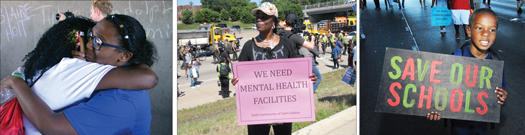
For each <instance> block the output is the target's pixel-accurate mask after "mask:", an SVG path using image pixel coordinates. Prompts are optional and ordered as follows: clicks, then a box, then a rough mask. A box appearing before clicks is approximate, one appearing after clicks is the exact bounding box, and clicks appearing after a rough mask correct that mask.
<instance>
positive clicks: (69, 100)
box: [23, 58, 115, 135]
mask: <svg viewBox="0 0 525 135" xmlns="http://www.w3.org/2000/svg"><path fill="white" fill-rule="evenodd" d="M113 68H115V66H111V65H102V64H98V63H93V62H87V61H83V60H80V59H76V58H62V60H61V61H60V62H59V63H58V64H56V65H55V66H53V67H51V68H50V69H49V70H47V71H46V72H45V73H44V74H43V75H42V77H41V78H40V79H39V80H38V81H37V82H36V83H35V85H33V87H31V89H33V91H35V93H36V94H37V95H38V96H39V97H40V98H42V100H43V101H44V102H46V104H47V105H48V106H49V107H50V108H51V109H52V110H53V111H57V110H60V111H61V110H63V109H65V108H66V107H70V106H71V105H75V104H76V103H79V102H81V101H83V100H85V99H87V98H89V97H90V96H91V94H92V93H93V91H94V90H95V88H96V86H97V85H98V83H99V82H100V80H101V79H102V77H104V75H106V73H108V72H109V71H110V70H111V69H113ZM23 119H24V126H25V133H26V135H41V133H40V132H38V130H37V129H36V128H35V127H34V126H33V124H31V122H30V121H29V119H27V117H26V116H25V114H23Z"/></svg>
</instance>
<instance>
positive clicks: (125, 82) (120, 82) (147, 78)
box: [95, 64, 159, 90]
mask: <svg viewBox="0 0 525 135" xmlns="http://www.w3.org/2000/svg"><path fill="white" fill-rule="evenodd" d="M158 83H159V78H158V77H157V74H156V73H155V72H153V70H151V69H150V68H149V66H148V65H146V64H134V65H131V66H127V67H118V68H114V69H112V70H111V71H109V72H108V73H107V74H106V75H104V77H102V79H101V80H100V82H99V83H98V85H97V87H96V88H95V90H104V89H111V88H121V89H126V90H145V89H152V88H154V87H155V86H157V84H158Z"/></svg>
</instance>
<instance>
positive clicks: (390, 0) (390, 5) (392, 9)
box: [385, 0, 394, 11]
mask: <svg viewBox="0 0 525 135" xmlns="http://www.w3.org/2000/svg"><path fill="white" fill-rule="evenodd" d="M393 2H394V1H392V0H385V7H386V10H388V7H390V11H394V6H393V5H392V3H393Z"/></svg>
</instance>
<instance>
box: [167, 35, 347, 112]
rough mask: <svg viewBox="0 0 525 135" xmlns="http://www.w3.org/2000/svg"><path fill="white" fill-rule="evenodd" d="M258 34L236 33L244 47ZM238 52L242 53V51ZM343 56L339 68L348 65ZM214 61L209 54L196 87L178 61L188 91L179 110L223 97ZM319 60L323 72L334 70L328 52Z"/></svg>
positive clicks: (179, 102) (182, 83) (180, 82)
mask: <svg viewBox="0 0 525 135" xmlns="http://www.w3.org/2000/svg"><path fill="white" fill-rule="evenodd" d="M258 34H259V33H258V31H243V32H242V34H236V36H238V37H243V39H242V40H241V48H242V45H244V43H245V42H246V41H248V39H250V38H251V37H255V36H257V35H258ZM327 50H328V51H327V52H330V51H329V50H330V49H327ZM237 53H238V54H240V52H237ZM230 57H231V55H230ZM342 57H343V58H342V59H343V62H340V63H339V64H340V65H341V66H340V67H339V69H342V68H343V67H347V60H348V56H347V55H343V56H342ZM212 61H213V58H212V57H211V56H208V57H207V58H206V60H205V61H202V65H201V66H200V67H199V71H200V77H199V80H198V81H199V82H200V87H196V88H195V89H192V88H190V83H191V82H190V80H186V79H185V76H186V74H185V71H184V70H181V69H180V68H179V67H180V65H179V64H180V63H177V64H178V66H177V76H179V77H178V78H177V82H178V87H179V89H180V90H181V91H185V92H186V95H185V96H182V97H180V98H179V99H178V100H177V110H181V109H184V108H192V107H196V106H199V105H202V104H206V103H211V102H215V101H217V100H222V99H223V98H222V96H220V95H219V91H220V87H219V86H217V81H218V78H217V72H216V69H215V68H216V67H217V65H216V64H212V63H211V62H212ZM317 61H318V62H319V65H318V66H317V68H319V71H320V72H321V74H322V73H326V72H330V71H333V69H332V66H333V62H332V60H331V58H330V55H329V54H328V53H327V54H325V55H324V56H323V58H322V59H321V58H318V59H317ZM234 62H235V61H234ZM230 76H232V74H230ZM321 83H322V82H321ZM230 91H232V93H231V95H230V96H231V97H233V93H235V88H234V86H233V85H231V83H230Z"/></svg>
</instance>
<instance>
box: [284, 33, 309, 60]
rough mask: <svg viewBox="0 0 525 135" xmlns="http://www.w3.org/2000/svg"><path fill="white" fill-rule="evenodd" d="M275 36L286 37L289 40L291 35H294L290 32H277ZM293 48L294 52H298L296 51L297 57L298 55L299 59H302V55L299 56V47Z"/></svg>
mask: <svg viewBox="0 0 525 135" xmlns="http://www.w3.org/2000/svg"><path fill="white" fill-rule="evenodd" d="M277 34H278V35H279V36H283V37H286V38H287V39H290V37H291V36H292V35H294V34H293V33H292V32H278V33H277ZM305 41H306V39H305ZM293 46H294V48H295V49H296V50H298V51H297V55H298V56H299V57H304V55H303V54H301V53H300V52H299V49H301V47H297V46H296V45H293Z"/></svg>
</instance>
